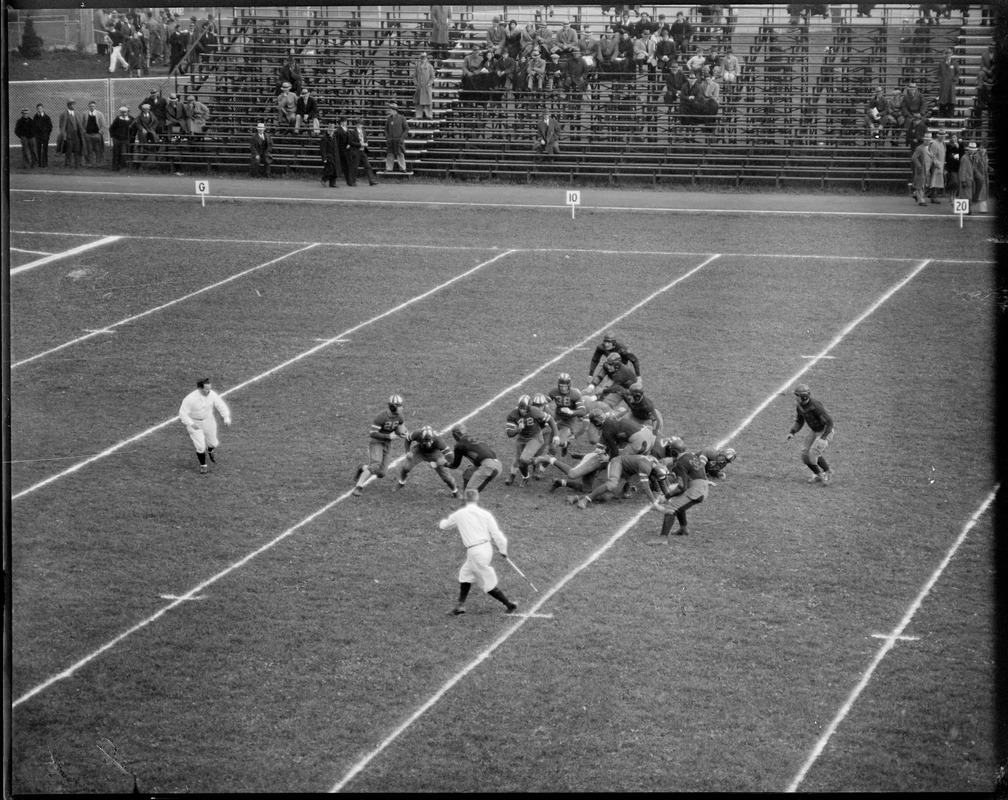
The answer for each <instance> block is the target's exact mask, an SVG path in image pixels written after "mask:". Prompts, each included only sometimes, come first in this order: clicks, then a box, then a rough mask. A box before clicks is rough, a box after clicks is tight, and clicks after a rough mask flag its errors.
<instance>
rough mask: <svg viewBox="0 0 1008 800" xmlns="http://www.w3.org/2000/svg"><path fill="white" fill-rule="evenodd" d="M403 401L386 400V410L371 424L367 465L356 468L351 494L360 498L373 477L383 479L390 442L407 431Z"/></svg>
mask: <svg viewBox="0 0 1008 800" xmlns="http://www.w3.org/2000/svg"><path fill="white" fill-rule="evenodd" d="M402 412H403V399H402V396H401V395H398V394H394V395H392V396H391V397H390V398H389V399H388V410H386V411H382V412H381V413H380V414H379V415H378V416H377V417H375V419H374V422H372V423H371V432H370V437H371V438H370V441H369V442H368V457H369V459H370V460H369V461H368V463H367V464H361V465H360V466H358V467H357V472H356V473H355V474H354V480H356V482H357V485H356V486H354V489H353V492H351V494H353V495H354V496H355V497H360V495H361V493H362V490H363V488H364V484H365V483H367V482H368V479H369V478H370V477H371V476H372V475H374V476H375V477H376V478H384V477H385V473H386V472H388V466H389V460H390V457H391V456H390V453H391V449H392V440H393V439H394V438H395V437H396V436H401V437H403V438H406V437H407V436H408V435H409V431H407V430H406V419H405V417H403V413H402Z"/></svg>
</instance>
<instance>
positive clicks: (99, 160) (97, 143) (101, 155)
mask: <svg viewBox="0 0 1008 800" xmlns="http://www.w3.org/2000/svg"><path fill="white" fill-rule="evenodd" d="M107 130H108V126H107V124H106V121H105V115H104V114H103V113H102V112H101V111H99V110H98V106H97V105H96V104H95V101H94V100H92V101H91V102H90V103H88V110H87V114H85V115H84V163H85V164H87V165H88V166H89V167H96V166H99V165H101V164H104V163H105V134H106V132H107Z"/></svg>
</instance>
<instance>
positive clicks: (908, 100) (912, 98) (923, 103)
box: [900, 82, 927, 127]
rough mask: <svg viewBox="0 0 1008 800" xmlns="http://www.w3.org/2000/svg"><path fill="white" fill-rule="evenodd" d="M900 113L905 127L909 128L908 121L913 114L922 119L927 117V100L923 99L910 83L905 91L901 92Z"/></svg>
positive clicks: (915, 85) (913, 84)
mask: <svg viewBox="0 0 1008 800" xmlns="http://www.w3.org/2000/svg"><path fill="white" fill-rule="evenodd" d="M900 111H901V112H902V114H903V117H904V120H905V122H904V124H905V125H906V126H907V127H909V126H910V120H911V119H912V118H913V115H914V114H919V115H920V116H922V117H924V116H927V100H925V99H924V95H923V94H922V93H921V91H920V90H919V89H918V88H917V84H916V83H913V82H911V83H910V84H909V85H908V86H907V88H906V91H905V92H903V100H902V101H901V103H900Z"/></svg>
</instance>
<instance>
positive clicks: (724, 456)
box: [702, 447, 735, 479]
mask: <svg viewBox="0 0 1008 800" xmlns="http://www.w3.org/2000/svg"><path fill="white" fill-rule="evenodd" d="M702 455H703V457H704V458H706V459H707V464H706V466H705V467H704V469H705V470H706V471H707V475H708V476H709V477H711V478H719V479H720V478H724V477H726V476H725V467H727V466H728V465H729V464H731V463H732V461H734V460H735V450H734V449H733V448H731V447H725V448H724V449H722V450H718V449H717V448H716V447H705V448H704V449H703V451H702Z"/></svg>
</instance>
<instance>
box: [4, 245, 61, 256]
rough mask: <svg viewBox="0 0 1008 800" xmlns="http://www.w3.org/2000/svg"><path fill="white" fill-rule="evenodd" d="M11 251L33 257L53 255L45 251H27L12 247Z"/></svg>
mask: <svg viewBox="0 0 1008 800" xmlns="http://www.w3.org/2000/svg"><path fill="white" fill-rule="evenodd" d="M10 250H11V251H12V252H14V253H28V255H31V256H51V255H52V253H49V252H46V251H45V250H25V249H24V248H23V247H11V248H10Z"/></svg>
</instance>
